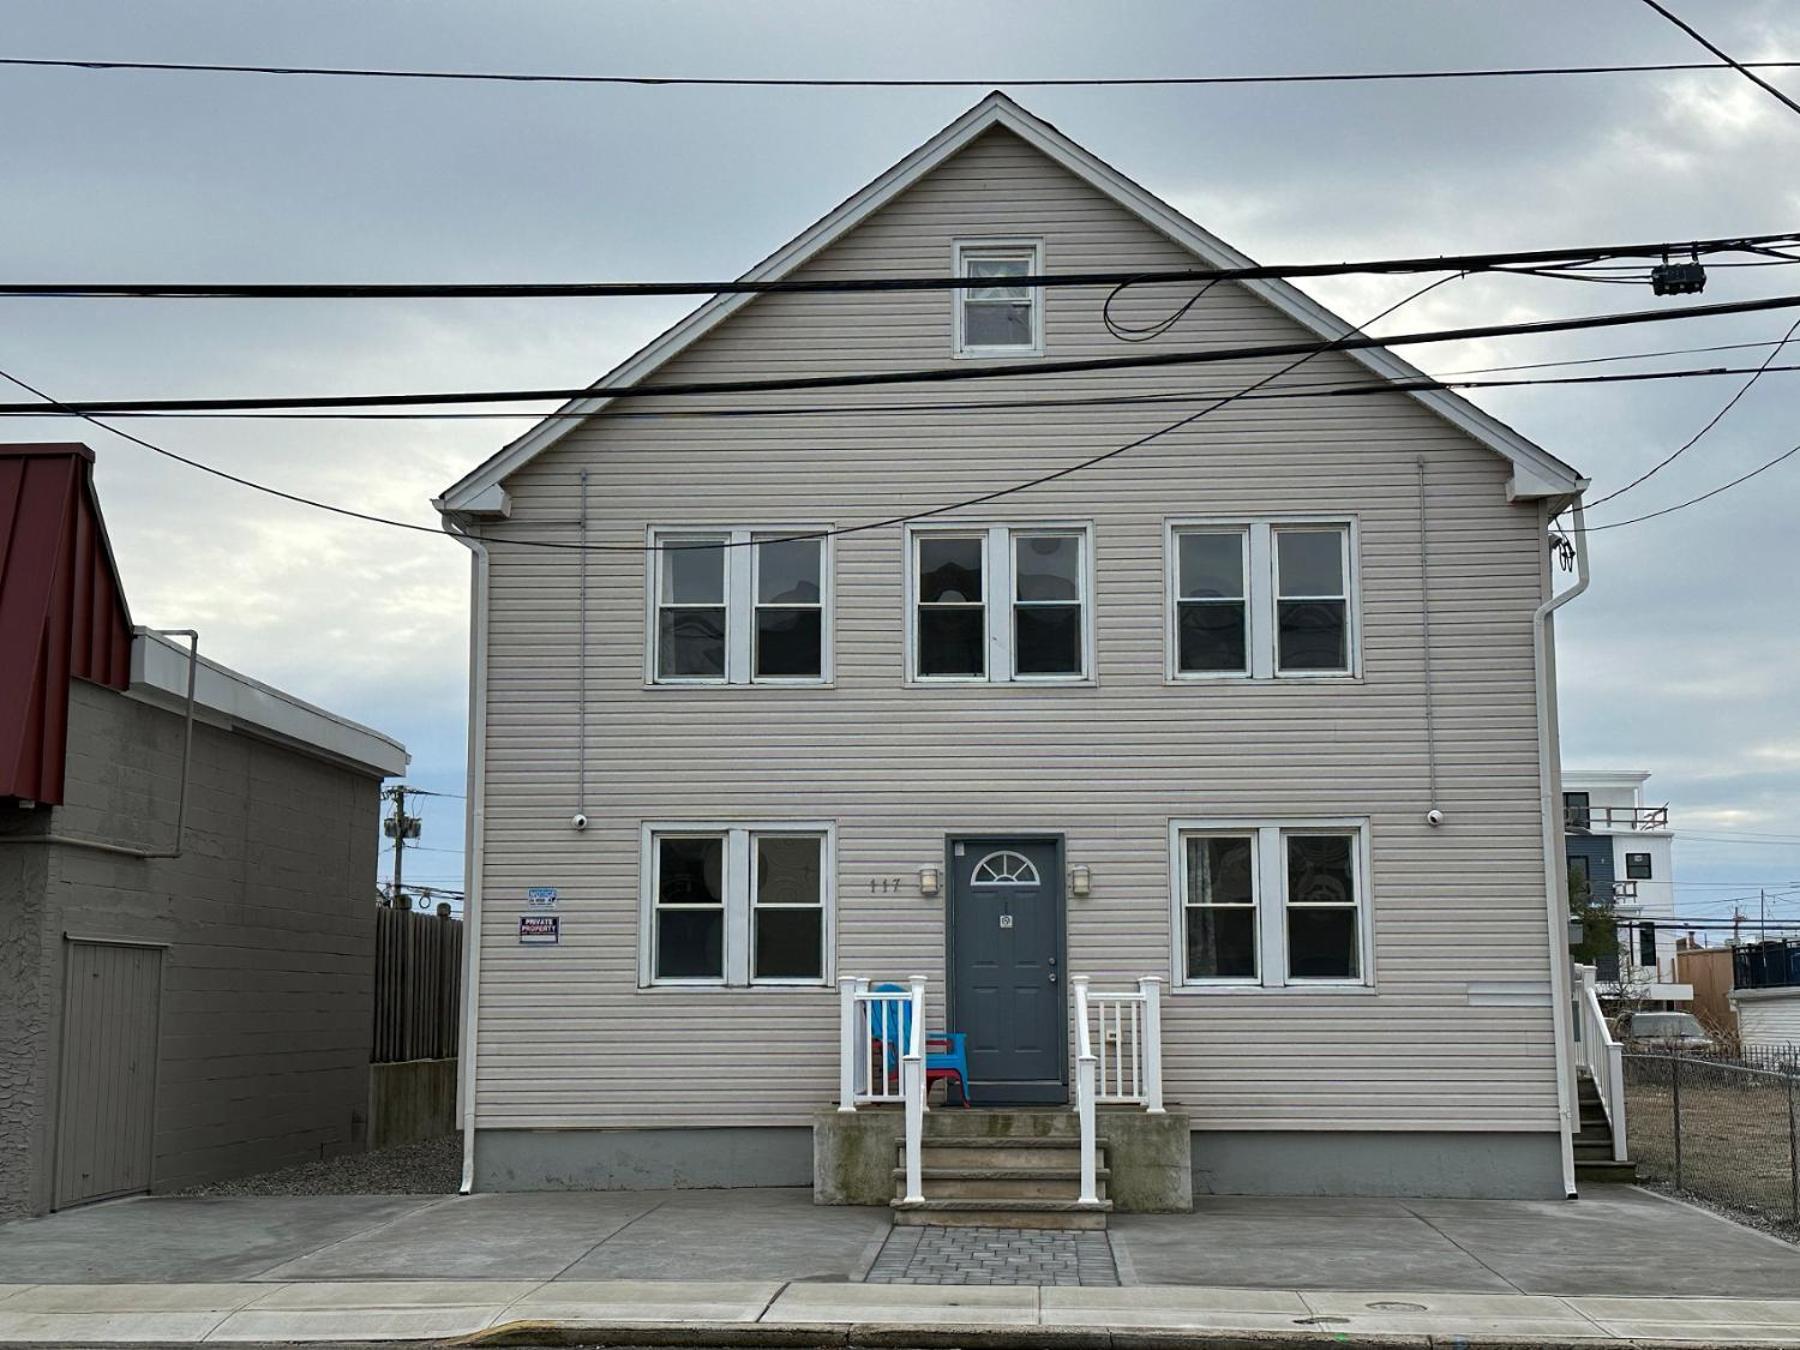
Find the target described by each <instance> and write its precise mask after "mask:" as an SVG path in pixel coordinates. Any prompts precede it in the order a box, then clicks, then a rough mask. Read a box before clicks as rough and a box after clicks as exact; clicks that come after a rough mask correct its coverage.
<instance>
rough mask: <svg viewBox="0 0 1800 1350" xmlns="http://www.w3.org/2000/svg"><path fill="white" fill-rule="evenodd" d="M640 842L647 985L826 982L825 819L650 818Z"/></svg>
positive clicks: (828, 891)
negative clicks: (698, 822)
mask: <svg viewBox="0 0 1800 1350" xmlns="http://www.w3.org/2000/svg"><path fill="white" fill-rule="evenodd" d="M645 840H646V886H645V897H646V902H645V910H644V936H643V941H642V944H641V946H642V952H641V963H642V978H643V982H644V983H646V984H713V985H748V984H823V983H825V982H827V981H828V979H829V977H830V964H831V962H830V941H831V936H830V935H831V881H830V875H831V871H830V840H831V832H830V828H829V827H828V826H812V825H806V826H794V825H784V824H779V823H772V824H769V825H767V826H762V825H722V826H718V827H684V826H679V825H671V826H655V827H650V828H649V829H647V830H646V831H645Z"/></svg>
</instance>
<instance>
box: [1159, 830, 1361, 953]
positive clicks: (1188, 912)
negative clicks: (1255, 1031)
mask: <svg viewBox="0 0 1800 1350" xmlns="http://www.w3.org/2000/svg"><path fill="white" fill-rule="evenodd" d="M1174 835H1175V839H1174V842H1175V856H1176V869H1177V874H1176V877H1175V878H1174V880H1175V884H1176V888H1177V896H1178V901H1179V903H1178V907H1177V915H1176V917H1177V920H1178V925H1179V926H1178V934H1179V937H1178V942H1179V948H1180V949H1179V952H1178V970H1179V973H1180V976H1181V982H1182V983H1183V984H1188V985H1221V984H1250V985H1262V986H1265V987H1270V988H1278V987H1281V986H1284V985H1303V984H1308V983H1314V982H1331V983H1338V984H1366V983H1368V982H1369V969H1368V966H1369V960H1368V952H1369V932H1368V923H1369V917H1368V916H1369V904H1368V895H1367V882H1366V872H1367V862H1366V859H1367V843H1368V826H1367V824H1366V822H1363V821H1306V820H1292V821H1257V822H1216V823H1208V822H1198V823H1183V822H1177V823H1176V825H1175V826H1174Z"/></svg>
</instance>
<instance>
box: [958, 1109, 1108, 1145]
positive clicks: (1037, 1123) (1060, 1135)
mask: <svg viewBox="0 0 1800 1350" xmlns="http://www.w3.org/2000/svg"><path fill="white" fill-rule="evenodd" d="M952 1135H954V1136H955V1137H957V1138H959V1139H961V1138H967V1137H970V1136H975V1137H979V1138H985V1139H999V1138H1027V1139H1078V1138H1080V1137H1081V1121H1080V1120H1079V1119H1078V1118H1077V1117H1076V1115H1075V1113H1074V1112H1073V1111H1071V1110H1070V1109H1069V1108H1068V1107H1066V1106H1013V1107H989V1108H983V1107H979V1106H973V1107H968V1108H966V1109H965V1108H963V1107H960V1106H935V1107H933V1108H932V1109H931V1110H930V1111H928V1112H926V1114H925V1137H926V1138H928V1139H937V1138H944V1137H948V1136H952Z"/></svg>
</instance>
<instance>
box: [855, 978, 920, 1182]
mask: <svg viewBox="0 0 1800 1350" xmlns="http://www.w3.org/2000/svg"><path fill="white" fill-rule="evenodd" d="M838 1035H839V1055H838V1110H839V1111H854V1110H856V1108H857V1107H858V1106H869V1105H876V1104H880V1103H891V1102H898V1103H900V1104H901V1105H902V1106H903V1107H904V1108H905V1112H906V1195H905V1199H907V1200H909V1201H921V1200H923V1199H924V1198H925V1184H924V1174H923V1170H922V1169H923V1166H924V1164H923V1161H922V1159H921V1150H922V1147H923V1140H924V1135H925V977H924V976H923V975H914V976H912V977H911V979H909V980H908V981H907V984H906V988H904V989H898V988H895V989H871V988H870V987H869V982H868V980H866V979H860V978H854V977H851V976H845V977H844V978H843V979H840V980H839V981H838Z"/></svg>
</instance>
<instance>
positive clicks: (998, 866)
mask: <svg viewBox="0 0 1800 1350" xmlns="http://www.w3.org/2000/svg"><path fill="white" fill-rule="evenodd" d="M1062 878H1063V869H1062V841H1061V840H1060V839H1045V838H1041V837H1038V838H1033V837H1023V838H988V837H982V838H963V839H952V840H951V841H950V898H949V907H948V925H949V934H948V936H949V947H950V1029H951V1030H952V1031H960V1032H962V1033H963V1035H964V1036H965V1037H967V1038H968V1050H969V1077H970V1080H971V1081H970V1088H971V1092H970V1096H971V1099H972V1100H973V1101H974V1104H975V1105H976V1106H999V1105H1007V1104H1019V1103H1028V1102H1066V1101H1067V1100H1068V1099H1069V1079H1068V1056H1067V1054H1066V1053H1065V1050H1064V1039H1065V1034H1066V1031H1067V1018H1066V1014H1065V1013H1064V1011H1063V1002H1064V997H1065V994H1066V987H1065V982H1064V978H1063V964H1064V962H1063V884H1062Z"/></svg>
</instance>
